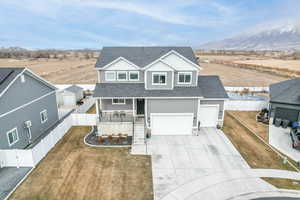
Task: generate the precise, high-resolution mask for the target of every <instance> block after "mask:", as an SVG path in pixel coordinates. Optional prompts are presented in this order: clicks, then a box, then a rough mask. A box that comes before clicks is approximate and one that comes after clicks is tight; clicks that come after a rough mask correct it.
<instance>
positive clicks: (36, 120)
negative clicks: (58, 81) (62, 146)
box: [0, 93, 58, 149]
mask: <svg viewBox="0 0 300 200" xmlns="http://www.w3.org/2000/svg"><path fill="white" fill-rule="evenodd" d="M44 109H47V114H48V120H47V121H46V122H45V123H44V124H42V123H41V119H40V112H41V111H42V110H44ZM27 120H31V122H32V127H31V133H32V140H34V139H36V138H37V137H39V136H40V135H41V134H42V133H44V131H45V130H47V129H48V128H49V127H51V126H52V125H53V124H54V123H55V122H57V121H58V112H57V105H56V95H55V93H53V94H51V95H49V96H47V97H45V98H43V99H41V100H39V101H37V102H35V103H33V104H30V105H28V106H26V107H24V108H22V109H19V110H17V111H15V112H12V113H10V114H7V115H5V116H3V117H0V124H1V126H0V148H5V149H6V148H24V147H25V146H26V145H28V138H27V134H28V129H25V128H24V122H25V121H27ZM3 125H5V126H3ZM15 127H17V128H18V135H19V141H18V142H17V143H15V144H14V145H13V146H11V147H9V146H8V140H7V131H9V130H11V129H13V128H15Z"/></svg>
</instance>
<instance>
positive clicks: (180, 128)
mask: <svg viewBox="0 0 300 200" xmlns="http://www.w3.org/2000/svg"><path fill="white" fill-rule="evenodd" d="M192 128H193V114H192V113H189V114H174V113H173V114H154V113H153V114H151V132H152V135H191V134H192Z"/></svg>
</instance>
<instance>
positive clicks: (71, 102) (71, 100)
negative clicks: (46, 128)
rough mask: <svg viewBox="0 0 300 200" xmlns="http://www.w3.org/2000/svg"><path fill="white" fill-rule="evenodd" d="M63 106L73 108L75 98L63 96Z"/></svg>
mask: <svg viewBox="0 0 300 200" xmlns="http://www.w3.org/2000/svg"><path fill="white" fill-rule="evenodd" d="M63 100H64V105H65V106H75V105H76V98H75V96H74V95H66V94H65V95H63Z"/></svg>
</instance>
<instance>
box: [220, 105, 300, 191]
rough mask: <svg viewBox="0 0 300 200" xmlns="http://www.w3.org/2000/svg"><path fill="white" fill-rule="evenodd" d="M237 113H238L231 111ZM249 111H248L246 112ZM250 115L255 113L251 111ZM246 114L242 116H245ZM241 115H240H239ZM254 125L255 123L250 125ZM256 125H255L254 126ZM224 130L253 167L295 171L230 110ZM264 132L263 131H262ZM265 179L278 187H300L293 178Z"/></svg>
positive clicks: (225, 120)
mask: <svg viewBox="0 0 300 200" xmlns="http://www.w3.org/2000/svg"><path fill="white" fill-rule="evenodd" d="M229 112H231V113H232V114H234V115H236V114H238V113H236V112H232V111H229ZM246 113H248V112H246ZM249 114H250V116H252V115H253V113H249ZM246 115H247V114H245V115H244V116H243V117H242V118H244V117H245V116H246ZM239 116H240V115H238V117H239ZM245 123H246V122H245ZM250 126H251V127H253V124H251V125H250ZM254 127H255V126H254ZM263 129H264V128H261V129H260V128H259V127H256V130H258V132H259V131H262V130H263ZM223 132H224V133H225V134H226V136H227V137H228V138H229V140H230V141H231V142H232V144H233V145H234V146H235V148H236V149H237V150H238V151H239V152H240V154H241V155H242V156H243V158H244V159H245V160H246V161H247V163H248V164H249V165H250V167H251V168H266V169H281V170H290V171H295V169H294V168H292V167H291V166H290V165H288V164H284V163H283V160H282V158H280V157H279V156H278V155H277V154H276V153H275V152H274V151H273V150H271V149H270V148H269V147H268V146H267V145H265V144H264V143H263V142H262V141H260V140H259V139H258V138H257V137H255V136H254V135H252V134H251V133H250V132H249V131H248V130H247V129H246V128H245V127H243V126H241V125H240V124H239V123H238V122H237V121H236V120H235V119H234V118H232V117H231V116H230V115H229V114H228V112H226V114H225V119H224V127H223ZM260 134H262V133H260ZM263 180H265V181H267V182H268V183H270V184H272V185H274V186H275V187H278V188H285V189H299V187H298V186H295V185H294V184H293V181H292V180H287V179H285V180H284V179H278V178H263Z"/></svg>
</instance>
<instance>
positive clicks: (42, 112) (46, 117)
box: [40, 109, 48, 124]
mask: <svg viewBox="0 0 300 200" xmlns="http://www.w3.org/2000/svg"><path fill="white" fill-rule="evenodd" d="M44 113H45V116H44V117H45V120H43V116H42V115H43V114H44ZM40 119H41V123H42V124H44V123H45V122H46V121H48V112H47V109H44V110H42V111H41V112H40Z"/></svg>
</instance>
